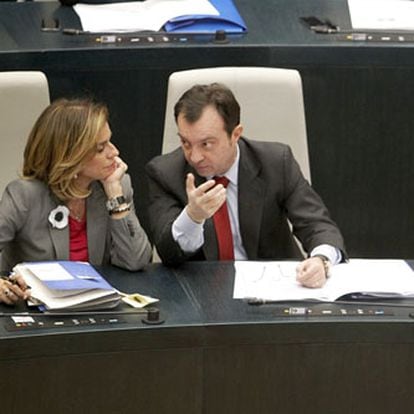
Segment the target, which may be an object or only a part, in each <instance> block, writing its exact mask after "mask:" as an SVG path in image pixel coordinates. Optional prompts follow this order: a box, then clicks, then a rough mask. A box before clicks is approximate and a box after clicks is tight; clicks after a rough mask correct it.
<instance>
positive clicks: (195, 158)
mask: <svg viewBox="0 0 414 414" xmlns="http://www.w3.org/2000/svg"><path fill="white" fill-rule="evenodd" d="M203 158H204V156H203V153H202V151H200V150H198V149H197V148H192V149H191V152H190V159H191V161H192V162H193V163H195V164H196V163H197V162H200V161H201V160H202V159H203Z"/></svg>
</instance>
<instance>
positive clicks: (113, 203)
mask: <svg viewBox="0 0 414 414" xmlns="http://www.w3.org/2000/svg"><path fill="white" fill-rule="evenodd" d="M124 203H125V197H124V196H119V197H114V198H110V199H109V200H108V201H107V202H106V208H107V209H108V210H109V211H111V210H113V209H115V208H118V207H119V206H120V205H121V204H124Z"/></svg>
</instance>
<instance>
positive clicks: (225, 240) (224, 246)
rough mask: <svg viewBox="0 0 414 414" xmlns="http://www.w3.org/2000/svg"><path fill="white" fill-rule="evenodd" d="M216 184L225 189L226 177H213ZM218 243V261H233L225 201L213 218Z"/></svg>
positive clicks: (231, 238)
mask: <svg viewBox="0 0 414 414" xmlns="http://www.w3.org/2000/svg"><path fill="white" fill-rule="evenodd" d="M214 180H215V181H216V184H222V185H223V186H224V187H225V188H227V185H228V184H229V180H228V179H227V178H226V177H214ZM213 221H214V228H215V230H216V236H217V241H218V250H219V260H234V249H233V235H232V234H231V227H230V219H229V212H228V210H227V202H226V201H225V202H224V203H223V204H222V205H221V207H220V208H219V209H218V210H217V211H216V213H215V214H214V216H213Z"/></svg>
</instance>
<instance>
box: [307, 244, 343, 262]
mask: <svg viewBox="0 0 414 414" xmlns="http://www.w3.org/2000/svg"><path fill="white" fill-rule="evenodd" d="M317 254H320V255H322V256H326V257H327V258H328V260H329V261H330V262H331V263H332V264H333V265H336V264H338V263H340V262H341V260H342V253H341V251H340V250H339V249H337V248H336V247H333V246H331V245H329V244H321V245H319V246H316V247H315V248H314V249H313V250H312V251H311V254H310V257H313V256H315V255H317Z"/></svg>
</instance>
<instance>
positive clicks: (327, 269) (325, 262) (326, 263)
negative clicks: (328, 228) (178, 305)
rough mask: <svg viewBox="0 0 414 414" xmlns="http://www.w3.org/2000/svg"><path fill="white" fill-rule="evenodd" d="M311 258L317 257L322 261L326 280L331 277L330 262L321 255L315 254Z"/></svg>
mask: <svg viewBox="0 0 414 414" xmlns="http://www.w3.org/2000/svg"><path fill="white" fill-rule="evenodd" d="M312 257H318V258H319V259H321V260H322V263H323V268H324V269H325V277H326V278H327V279H328V277H329V276H330V275H331V261H330V260H329V259H328V258H327V257H326V256H324V255H323V254H315V255H313V256H312Z"/></svg>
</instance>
